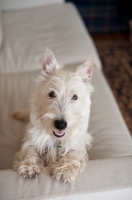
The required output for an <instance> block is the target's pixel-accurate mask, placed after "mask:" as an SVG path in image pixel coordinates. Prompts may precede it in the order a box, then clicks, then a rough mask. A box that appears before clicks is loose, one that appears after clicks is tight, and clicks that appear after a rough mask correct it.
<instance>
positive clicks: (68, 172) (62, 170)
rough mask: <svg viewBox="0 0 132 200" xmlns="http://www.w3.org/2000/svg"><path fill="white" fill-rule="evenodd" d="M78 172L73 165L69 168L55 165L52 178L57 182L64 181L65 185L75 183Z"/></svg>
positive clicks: (52, 169)
mask: <svg viewBox="0 0 132 200" xmlns="http://www.w3.org/2000/svg"><path fill="white" fill-rule="evenodd" d="M77 172H78V169H77V167H76V166H73V165H70V166H67V167H63V166H57V165H53V166H52V168H51V176H52V177H53V178H54V179H56V180H57V181H62V182H64V183H69V182H71V181H74V180H75V177H76V175H77Z"/></svg>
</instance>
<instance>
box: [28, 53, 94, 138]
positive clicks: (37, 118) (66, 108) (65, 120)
mask: <svg viewBox="0 0 132 200" xmlns="http://www.w3.org/2000/svg"><path fill="white" fill-rule="evenodd" d="M92 72H93V63H92V61H91V60H87V61H86V62H85V63H84V64H82V65H81V66H79V67H78V68H77V70H76V71H75V72H71V71H66V70H65V69H64V68H63V67H62V66H61V65H60V64H59V63H58V62H57V60H56V58H55V56H54V54H53V53H52V52H51V51H50V50H48V51H47V52H46V54H45V57H44V61H43V70H42V73H41V75H40V76H39V78H38V81H39V84H38V87H37V89H36V91H35V93H34V95H33V99H32V106H31V116H32V117H31V120H32V123H34V124H35V123H36V124H39V125H40V126H41V127H42V128H43V129H44V130H45V132H46V133H47V134H49V135H51V136H52V137H56V138H62V137H70V135H72V134H76V130H78V129H80V130H79V131H83V130H84V129H85V130H86V129H87V127H88V119H89V113H90V104H91V102H90V94H91V92H92V91H93V87H92V86H91V77H92Z"/></svg>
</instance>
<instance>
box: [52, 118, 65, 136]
mask: <svg viewBox="0 0 132 200" xmlns="http://www.w3.org/2000/svg"><path fill="white" fill-rule="evenodd" d="M54 126H55V129H54V131H53V134H54V135H55V136H56V137H59V138H60V137H63V136H64V135H65V129H66V127H67V122H66V121H65V120H63V119H62V120H55V121H54Z"/></svg>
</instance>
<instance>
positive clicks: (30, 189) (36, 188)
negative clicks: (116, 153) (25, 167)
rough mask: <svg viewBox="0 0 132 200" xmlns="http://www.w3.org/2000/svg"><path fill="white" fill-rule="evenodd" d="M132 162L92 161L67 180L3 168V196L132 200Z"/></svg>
mask: <svg viewBox="0 0 132 200" xmlns="http://www.w3.org/2000/svg"><path fill="white" fill-rule="evenodd" d="M131 166H132V157H124V158H118V159H103V160H94V161H89V163H88V165H87V167H86V170H85V172H84V173H82V174H80V175H79V176H78V177H77V179H76V180H75V181H74V182H72V183H67V184H66V183H63V184H62V183H61V182H57V181H56V180H53V179H52V178H51V177H50V175H49V174H47V173H45V172H44V173H42V174H41V175H39V176H38V177H37V178H34V179H24V178H22V177H21V176H19V175H18V174H17V173H16V172H14V171H13V170H1V171H0V197H1V198H0V199H2V200H7V199H8V200H44V199H48V200H62V199H64V200H69V199H70V200H80V199H83V200H87V199H89V200H102V199H105V200H110V199H120V200H124V199H127V200H130V199H132V178H131V177H132V169H131ZM112 190H113V191H112ZM115 192H116V193H115Z"/></svg>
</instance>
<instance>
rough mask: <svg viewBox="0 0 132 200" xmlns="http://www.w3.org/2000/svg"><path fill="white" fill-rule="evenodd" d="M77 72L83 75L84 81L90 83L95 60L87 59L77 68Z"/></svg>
mask: <svg viewBox="0 0 132 200" xmlns="http://www.w3.org/2000/svg"><path fill="white" fill-rule="evenodd" d="M77 73H78V74H79V75H80V76H81V78H82V80H83V82H85V83H87V82H89V83H90V82H91V77H92V73H93V61H92V60H91V59H89V60H87V61H86V62H85V63H83V65H81V66H80V67H78V68H77Z"/></svg>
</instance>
